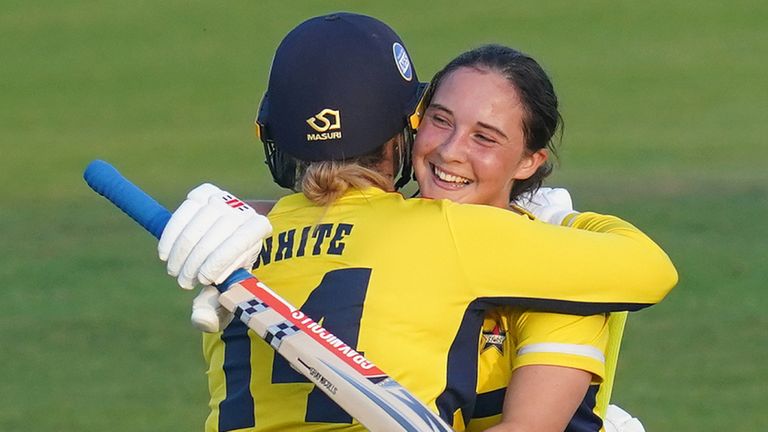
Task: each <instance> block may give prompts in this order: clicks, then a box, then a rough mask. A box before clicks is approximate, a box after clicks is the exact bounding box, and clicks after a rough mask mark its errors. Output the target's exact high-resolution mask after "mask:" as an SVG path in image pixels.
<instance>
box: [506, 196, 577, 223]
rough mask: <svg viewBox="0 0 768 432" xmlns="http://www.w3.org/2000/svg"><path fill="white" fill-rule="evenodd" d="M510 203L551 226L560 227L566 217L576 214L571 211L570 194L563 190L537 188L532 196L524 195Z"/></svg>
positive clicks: (574, 211)
mask: <svg viewBox="0 0 768 432" xmlns="http://www.w3.org/2000/svg"><path fill="white" fill-rule="evenodd" d="M512 203H513V204H517V205H518V206H520V207H522V208H524V209H525V210H527V211H529V212H530V213H531V214H533V215H534V216H536V219H539V220H541V221H544V222H546V223H549V224H552V225H562V223H563V220H565V218H566V217H567V216H568V215H571V214H573V213H578V212H577V211H576V210H574V209H573V201H571V194H569V193H568V191H567V190H566V189H563V188H554V189H553V188H548V187H542V188H538V189H537V190H536V191H535V192H533V193H532V194H524V195H523V196H520V197H518V198H517V199H516V200H515V201H513V202H512Z"/></svg>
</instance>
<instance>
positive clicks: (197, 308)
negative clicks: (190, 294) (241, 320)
mask: <svg viewBox="0 0 768 432" xmlns="http://www.w3.org/2000/svg"><path fill="white" fill-rule="evenodd" d="M219 295H220V293H219V291H218V290H217V289H216V288H214V287H212V286H210V285H206V286H204V287H203V288H202V289H201V290H200V294H198V295H197V297H195V299H194V300H192V317H191V321H192V325H193V326H194V327H195V328H196V329H198V330H200V331H202V332H205V333H216V332H220V331H222V330H224V328H226V327H227V326H228V325H229V323H230V322H232V318H233V315H232V312H230V311H228V310H226V309H224V307H223V306H222V305H221V303H219Z"/></svg>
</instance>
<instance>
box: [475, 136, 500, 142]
mask: <svg viewBox="0 0 768 432" xmlns="http://www.w3.org/2000/svg"><path fill="white" fill-rule="evenodd" d="M475 138H477V140H478V141H480V142H483V143H488V144H491V143H494V142H496V140H494V139H493V138H491V137H489V136H487V135H483V134H477V135H475Z"/></svg>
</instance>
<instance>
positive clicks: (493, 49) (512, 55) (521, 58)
mask: <svg viewBox="0 0 768 432" xmlns="http://www.w3.org/2000/svg"><path fill="white" fill-rule="evenodd" d="M462 67H469V68H476V69H490V70H492V71H496V72H498V73H500V74H501V75H502V76H503V77H505V78H506V79H507V81H509V83H510V84H511V85H512V86H513V87H514V88H515V89H516V90H517V93H518V96H519V97H520V100H521V102H522V104H523V107H524V111H525V116H524V118H523V133H524V136H525V148H526V150H527V151H529V152H535V151H537V150H541V149H543V148H546V149H548V150H549V151H550V153H551V154H552V155H553V156H555V157H557V152H556V149H555V145H554V143H553V138H554V136H555V134H556V133H557V132H558V130H559V131H560V136H562V128H563V118H562V116H561V115H560V112H559V111H558V109H557V107H558V103H557V95H556V94H555V89H554V86H553V85H552V81H550V79H549V77H548V76H547V73H546V72H544V69H543V68H542V67H541V65H539V63H537V62H536V60H534V59H533V58H532V57H530V56H528V55H526V54H524V53H521V52H520V51H517V50H515V49H513V48H509V47H506V46H503V45H495V44H492V45H483V46H481V47H478V48H475V49H473V50H470V51H467V52H465V53H463V54H461V55H459V56H458V57H456V58H455V59H453V60H452V61H451V62H450V63H448V64H447V65H446V66H445V67H444V68H443V69H441V70H440V71H439V72H438V73H437V74H435V76H434V78H432V82H431V84H430V87H429V91H428V93H427V95H426V99H427V104H429V102H431V100H432V96H433V95H434V94H435V92H436V91H437V89H438V88H440V85H441V84H442V81H443V79H444V78H445V77H446V76H447V75H449V74H450V73H451V72H453V71H455V70H457V69H459V68H462ZM553 166H554V164H553V162H552V161H551V160H549V159H548V160H547V161H546V162H545V163H544V164H542V165H541V166H540V167H539V169H538V170H537V171H536V172H535V173H534V174H533V175H531V176H530V177H528V178H527V179H525V180H517V181H515V183H514V185H513V186H512V191H511V193H510V199H515V198H516V197H518V196H520V195H521V194H523V193H526V192H533V191H535V190H536V189H538V188H539V187H541V184H542V182H543V181H544V179H545V178H546V177H547V176H549V175H550V174H551V173H552V168H553Z"/></svg>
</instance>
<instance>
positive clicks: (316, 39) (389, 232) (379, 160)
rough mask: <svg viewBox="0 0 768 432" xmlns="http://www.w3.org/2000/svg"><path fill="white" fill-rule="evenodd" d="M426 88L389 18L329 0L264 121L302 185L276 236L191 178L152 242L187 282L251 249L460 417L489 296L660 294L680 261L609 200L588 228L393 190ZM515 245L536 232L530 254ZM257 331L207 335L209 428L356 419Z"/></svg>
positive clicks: (356, 341)
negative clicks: (342, 8)
mask: <svg viewBox="0 0 768 432" xmlns="http://www.w3.org/2000/svg"><path fill="white" fill-rule="evenodd" d="M373 35H375V36H373ZM324 47H333V48H334V49H333V50H332V52H334V53H335V55H334V56H333V57H332V58H329V56H328V55H327V52H326V51H325V48H324ZM384 53H390V54H389V56H385V55H384ZM383 58H388V59H389V61H388V62H383V61H382V59H383ZM422 92H423V87H422V86H421V85H419V83H418V80H417V77H416V73H415V71H414V70H413V68H412V65H411V64H410V62H409V61H408V55H407V51H406V50H405V47H404V44H403V43H402V41H401V40H400V39H399V38H398V37H397V35H395V34H394V32H392V31H391V29H389V28H388V27H386V26H385V25H384V24H383V23H380V22H378V21H376V20H374V19H371V18H369V17H362V16H359V15H352V14H336V15H334V16H327V17H318V18H315V19H312V20H309V21H307V22H305V23H303V24H301V25H300V26H298V27H297V28H296V29H294V30H293V31H292V32H291V33H289V35H288V36H286V38H285V39H284V40H283V42H282V43H281V45H280V47H279V48H278V50H277V52H276V54H275V58H274V61H273V66H272V70H271V73H270V80H269V86H268V90H267V95H266V97H265V101H264V102H263V103H262V112H261V114H260V116H259V120H260V128H261V134H262V139H263V140H265V141H266V142H267V144H268V145H267V150H268V160H269V162H270V167H271V169H272V171H273V175H274V177H275V178H276V179H277V180H278V181H279V182H280V183H281V184H283V185H290V186H294V187H296V186H297V185H298V188H299V189H300V190H301V191H302V192H301V193H298V194H294V195H290V196H288V197H285V198H283V199H281V200H280V201H279V202H278V203H277V205H276V206H275V208H274V210H273V211H272V212H271V213H270V221H271V223H272V226H273V235H272V236H270V237H267V238H266V239H265V240H264V245H263V247H262V248H261V249H262V250H261V253H260V254H258V252H259V247H258V244H259V242H258V241H256V242H254V241H252V240H253V238H248V236H251V237H253V236H259V238H258V240H261V237H260V236H262V234H261V231H259V230H255V229H251V228H248V227H250V226H251V225H250V222H249V221H250V220H251V219H250V218H252V217H253V218H255V217H256V214H255V212H248V213H247V214H246V215H245V216H240V215H238V216H230V215H229V213H227V212H229V211H230V210H226V209H224V210H226V212H224V213H221V212H220V210H219V209H211V208H210V207H209V205H208V203H209V201H210V197H212V196H217V197H218V196H219V194H221V191H220V190H217V189H211V188H210V186H205V187H203V188H199V189H196V190H195V191H193V192H192V193H191V194H190V196H189V200H188V201H187V202H185V204H183V205H182V207H181V208H180V209H179V210H178V211H177V212H176V213H175V214H174V216H173V217H172V219H171V222H170V223H169V228H168V229H167V230H166V233H168V235H166V234H165V233H164V235H163V239H161V246H160V252H161V257H162V258H164V259H165V260H167V261H168V266H169V267H168V269H169V273H171V274H173V275H174V276H177V277H178V278H179V282H180V284H181V285H182V286H184V287H187V288H189V287H191V286H192V285H193V284H194V283H195V282H201V283H204V284H209V283H211V282H216V281H218V280H219V279H220V278H222V277H226V274H228V273H227V272H228V271H231V270H232V269H233V268H237V267H243V268H250V267H251V265H252V263H253V262H254V261H256V259H257V256H258V261H256V264H255V265H256V267H255V269H254V273H255V274H257V275H258V276H259V278H260V279H262V280H264V281H265V282H266V283H267V284H268V285H270V286H272V287H275V288H277V290H278V292H279V294H280V295H281V296H283V297H284V298H286V299H287V300H289V301H290V302H291V303H293V304H296V305H300V307H301V309H302V310H303V311H304V312H306V313H307V314H309V315H310V316H312V317H313V318H314V319H315V321H318V322H319V321H321V320H322V323H323V326H324V327H325V328H327V329H328V330H330V331H331V332H332V333H334V334H336V335H338V336H339V337H340V338H341V339H342V340H344V341H345V342H347V343H349V344H351V345H353V348H354V349H355V350H357V351H358V352H361V353H364V354H365V356H366V357H367V358H370V359H371V360H373V361H375V362H376V364H377V365H378V366H380V367H381V368H382V369H383V370H385V371H387V372H388V373H389V374H390V375H391V376H393V377H394V378H395V379H396V380H397V381H398V382H400V383H401V384H403V385H404V386H405V387H406V388H408V389H409V390H411V391H412V392H413V393H414V394H415V395H416V396H417V397H418V398H419V399H420V400H422V401H423V402H425V403H426V404H428V405H429V406H430V407H432V408H433V409H434V410H435V411H436V412H439V413H440V415H441V416H442V417H443V418H444V419H445V420H447V421H448V422H450V423H452V424H453V425H454V427H456V428H457V429H462V428H463V427H464V424H465V422H466V421H468V418H469V417H468V416H469V415H471V411H472V407H473V405H474V402H475V399H474V398H475V391H476V388H475V387H476V386H475V384H476V382H475V378H476V364H477V335H478V333H479V331H480V325H481V323H482V318H483V316H484V313H485V311H486V310H488V309H489V308H493V307H496V306H499V305H516V306H521V307H527V308H537V309H541V310H545V311H551V312H564V313H575V314H596V313H601V312H609V311H618V310H637V309H641V308H643V307H646V306H649V305H652V304H654V303H657V302H658V301H660V300H661V299H662V298H663V297H664V296H665V295H666V293H667V292H668V291H669V290H670V289H671V288H672V287H673V286H674V284H675V283H676V272H675V269H674V267H673V266H672V264H671V263H670V261H669V259H668V257H667V256H666V254H664V252H663V251H662V250H661V249H660V248H659V247H658V246H657V245H656V244H655V243H653V241H651V240H650V239H649V238H648V237H647V236H645V235H644V234H643V233H641V232H640V231H639V230H637V229H636V228H635V227H633V226H632V225H630V224H628V223H626V222H624V221H621V220H620V219H618V218H612V217H607V216H604V217H602V219H601V224H600V227H599V229H600V232H587V231H585V230H582V229H578V228H580V227H582V226H589V225H590V222H591V221H593V220H594V217H595V216H594V215H593V214H590V213H582V214H576V213H572V214H570V215H568V216H569V221H571V224H570V225H571V227H570V228H566V227H559V226H552V225H546V224H542V223H540V222H538V221H534V220H531V219H530V218H529V217H527V216H525V215H520V214H514V213H512V212H510V211H508V210H502V209H497V208H491V207H487V206H470V205H461V204H454V203H450V202H448V201H438V200H422V199H414V200H404V199H403V198H402V196H400V195H399V194H397V193H395V192H394V190H395V188H394V183H395V177H396V176H397V174H398V172H399V171H400V169H399V168H400V166H402V165H407V163H405V162H407V161H406V159H407V156H409V145H408V142H407V141H408V139H409V138H410V133H409V128H412V127H415V126H416V125H415V124H413V122H414V121H415V120H416V118H415V117H414V116H413V114H414V113H415V111H416V107H417V105H418V101H419V99H420V96H421V93H422ZM313 118H315V119H318V120H317V121H315V122H312V119H313ZM321 119H322V120H324V121H322V120H321ZM409 122H410V124H409ZM318 129H321V130H318ZM520 167H521V170H522V171H521V172H520V175H521V176H524V175H525V174H526V170H527V172H529V173H530V174H532V173H533V172H535V170H536V169H537V168H538V166H537V165H536V163H535V160H533V159H532V158H522V159H521V165H520ZM256 193H258V191H256ZM238 211H240V210H238V209H231V212H238ZM233 214H234V213H233ZM221 218H226V223H225V224H224V225H227V226H231V225H232V224H233V223H237V224H238V226H241V227H243V229H240V230H238V231H237V232H236V234H235V235H232V233H233V230H229V229H227V230H224V229H222V228H221V225H218V226H217V224H216V221H217V220H220V219H221ZM171 227H174V228H171ZM574 228H576V229H574ZM244 238H247V239H248V240H247V241H246V240H243V239H244ZM515 244H519V245H523V246H524V247H525V248H528V247H529V246H532V245H535V250H536V255H537V256H532V254H531V253H530V251H527V250H523V249H522V248H514V247H510V245H515ZM253 245H257V246H253ZM246 246H247V247H246ZM221 251H226V253H222V252H221ZM233 251H234V252H233ZM222 255H227V256H237V257H238V258H239V259H237V260H233V261H230V262H222V261H221V260H220V259H219V258H220V256H222ZM541 256H546V257H547V260H546V261H545V262H544V261H542V260H541V259H540V257H541ZM537 269H538V270H537ZM253 339H255V338H254V337H253V336H252V335H249V334H248V332H247V331H246V330H245V329H244V328H243V326H241V325H238V324H237V322H234V323H233V324H231V325H230V326H229V327H227V329H225V330H224V332H223V333H221V334H216V335H206V336H205V353H206V360H207V361H208V363H209V387H210V390H211V394H212V397H211V403H210V407H211V415H210V416H209V419H208V422H207V429H208V430H255V431H259V430H270V428H271V429H272V430H334V429H338V428H342V427H345V426H346V427H349V425H350V423H352V424H353V425H354V423H353V422H352V419H351V418H349V416H348V415H346V413H344V412H343V411H341V410H339V409H337V408H336V407H334V405H333V404H332V403H330V400H328V398H326V397H325V395H323V394H322V393H320V392H316V391H313V386H312V384H309V383H307V382H305V381H304V380H303V377H300V376H297V374H296V373H295V372H294V371H292V370H291V369H290V368H289V367H287V365H286V364H284V363H282V362H281V361H280V359H279V358H278V357H275V355H274V353H273V352H272V351H271V349H269V348H268V347H267V346H266V345H265V344H263V342H261V341H255V340H253ZM473 366H474V367H475V369H473Z"/></svg>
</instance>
